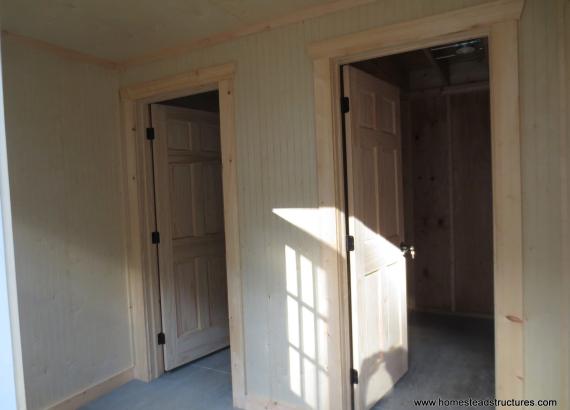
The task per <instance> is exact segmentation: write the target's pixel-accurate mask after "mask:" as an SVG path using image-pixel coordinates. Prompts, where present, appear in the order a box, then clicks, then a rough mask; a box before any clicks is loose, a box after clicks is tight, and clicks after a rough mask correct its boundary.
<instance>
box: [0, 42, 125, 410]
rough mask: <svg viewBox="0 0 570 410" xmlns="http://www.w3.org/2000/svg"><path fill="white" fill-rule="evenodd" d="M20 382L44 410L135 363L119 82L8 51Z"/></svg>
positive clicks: (98, 71) (14, 48)
mask: <svg viewBox="0 0 570 410" xmlns="http://www.w3.org/2000/svg"><path fill="white" fill-rule="evenodd" d="M3 47H4V50H3V52H4V58H5V66H4V82H5V92H6V126H7V142H8V153H9V158H10V161H9V166H10V187H11V195H12V209H13V223H14V241H15V254H16V271H17V281H18V298H19V306H20V323H21V333H22V350H23V361H24V376H25V383H26V395H27V402H28V403H27V404H28V408H29V409H32V410H33V409H39V408H45V407H46V406H48V405H50V404H53V403H55V402H58V401H60V400H62V399H64V398H66V397H67V396H70V395H72V394H75V393H77V392H78V391H80V390H81V389H84V388H86V387H88V386H89V385H92V384H95V383H98V382H100V381H102V380H104V379H106V378H108V377H110V376H112V375H114V374H115V373H117V372H119V371H121V370H124V369H126V368H128V367H130V366H131V365H132V360H131V347H130V329H129V319H128V309H127V303H128V301H127V289H126V274H125V271H124V250H123V231H122V219H121V209H122V208H121V206H122V205H121V204H122V202H121V200H122V199H121V192H120V185H119V181H120V179H119V178H120V174H119V171H120V169H119V164H120V151H119V140H118V138H117V132H118V98H117V76H116V73H115V72H113V71H111V70H107V69H102V68H98V67H94V66H90V65H87V64H82V63H77V62H70V61H67V60H63V59H61V58H60V57H56V56H53V55H50V54H48V53H46V52H44V51H38V50H35V49H31V48H27V47H23V46H21V45H19V44H17V43H14V42H13V41H12V40H7V41H6V42H4V43H3Z"/></svg>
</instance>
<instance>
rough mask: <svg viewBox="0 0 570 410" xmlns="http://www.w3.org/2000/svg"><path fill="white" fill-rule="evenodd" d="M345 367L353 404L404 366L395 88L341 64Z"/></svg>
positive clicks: (363, 403)
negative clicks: (348, 241)
mask: <svg viewBox="0 0 570 410" xmlns="http://www.w3.org/2000/svg"><path fill="white" fill-rule="evenodd" d="M344 94H345V96H348V97H349V101H350V110H349V112H348V113H347V114H346V117H345V119H346V134H347V135H346V137H347V175H348V181H347V182H348V184H347V186H348V213H349V227H348V230H349V234H350V235H352V236H354V245H355V246H354V251H353V252H351V254H350V271H351V278H350V281H351V306H352V309H351V310H352V348H353V367H354V368H355V370H357V371H358V378H359V380H358V383H357V384H355V385H354V389H355V390H354V393H355V395H354V398H355V405H356V408H357V409H369V408H370V407H372V406H373V405H374V404H375V403H376V402H377V401H378V400H380V399H381V398H382V397H383V396H384V395H385V394H386V393H387V392H388V391H389V390H390V389H391V388H392V387H393V385H394V384H395V383H396V381H398V379H399V378H400V377H402V375H403V374H404V373H405V372H406V371H407V368H408V352H407V348H408V347H407V346H408V343H407V316H406V315H407V309H406V261H405V258H404V256H403V255H402V251H401V250H400V243H401V242H402V241H403V240H404V220H403V202H402V201H403V199H402V164H401V157H402V156H401V131H400V100H399V99H400V92H399V89H398V88H397V87H395V86H393V85H391V84H388V83H386V82H384V81H381V80H379V79H377V78H375V77H372V76H371V75H369V74H366V73H364V72H362V71H360V70H358V69H355V68H354V67H345V68H344Z"/></svg>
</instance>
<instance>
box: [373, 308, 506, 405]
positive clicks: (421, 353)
mask: <svg viewBox="0 0 570 410" xmlns="http://www.w3.org/2000/svg"><path fill="white" fill-rule="evenodd" d="M408 328H409V346H408V347H409V351H410V353H409V354H410V356H409V359H410V361H409V369H408V373H406V375H404V377H402V378H401V379H400V381H399V382H398V383H397V384H396V386H395V387H394V389H393V390H392V391H391V392H390V393H388V394H387V395H386V396H385V397H384V398H383V399H382V400H381V401H380V402H379V403H378V404H377V405H376V406H375V407H374V409H375V410H404V409H406V410H409V409H413V408H415V409H417V408H420V407H415V406H414V402H413V400H414V399H437V398H442V399H467V398H472V399H488V398H493V397H494V392H495V387H494V386H495V377H494V366H495V362H494V357H493V356H494V348H493V345H494V336H493V321H492V320H486V319H471V318H459V317H453V316H443V315H430V314H423V313H422V314H419V313H416V314H412V315H410V319H409V327H408ZM432 408H433V407H432ZM445 408H446V409H466V408H469V407H445ZM478 408H479V409H481V408H483V407H478Z"/></svg>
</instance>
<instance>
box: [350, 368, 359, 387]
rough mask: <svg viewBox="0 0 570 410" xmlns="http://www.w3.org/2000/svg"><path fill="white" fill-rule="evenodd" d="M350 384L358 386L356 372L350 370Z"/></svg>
mask: <svg viewBox="0 0 570 410" xmlns="http://www.w3.org/2000/svg"><path fill="white" fill-rule="evenodd" d="M350 383H351V384H358V370H356V369H350Z"/></svg>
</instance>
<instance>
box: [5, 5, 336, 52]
mask: <svg viewBox="0 0 570 410" xmlns="http://www.w3.org/2000/svg"><path fill="white" fill-rule="evenodd" d="M327 3H335V0H287V1H276V0H1V7H2V8H1V13H0V15H1V20H0V22H1V24H2V29H3V30H7V31H9V32H12V33H16V34H20V35H24V36H28V37H32V38H34V39H37V40H43V41H46V42H49V43H52V44H55V45H58V46H61V47H65V48H69V49H72V50H75V51H79V52H83V53H87V54H91V55H93V56H96V57H99V58H104V59H108V60H112V61H121V60H125V59H129V58H132V57H135V56H138V55H141V54H145V53H148V52H152V51H157V50H160V49H162V48H165V47H173V46H176V45H179V44H185V43H189V42H192V41H195V40H198V39H202V38H205V37H209V36H212V35H215V34H219V33H223V32H226V31H230V30H236V29H239V28H241V27H244V26H247V25H251V24H254V23H258V22H262V21H266V20H270V19H272V18H277V17H281V16H284V15H287V14H290V13H293V12H295V11H298V10H300V9H305V8H307V7H312V6H319V5H326V4H327Z"/></svg>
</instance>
